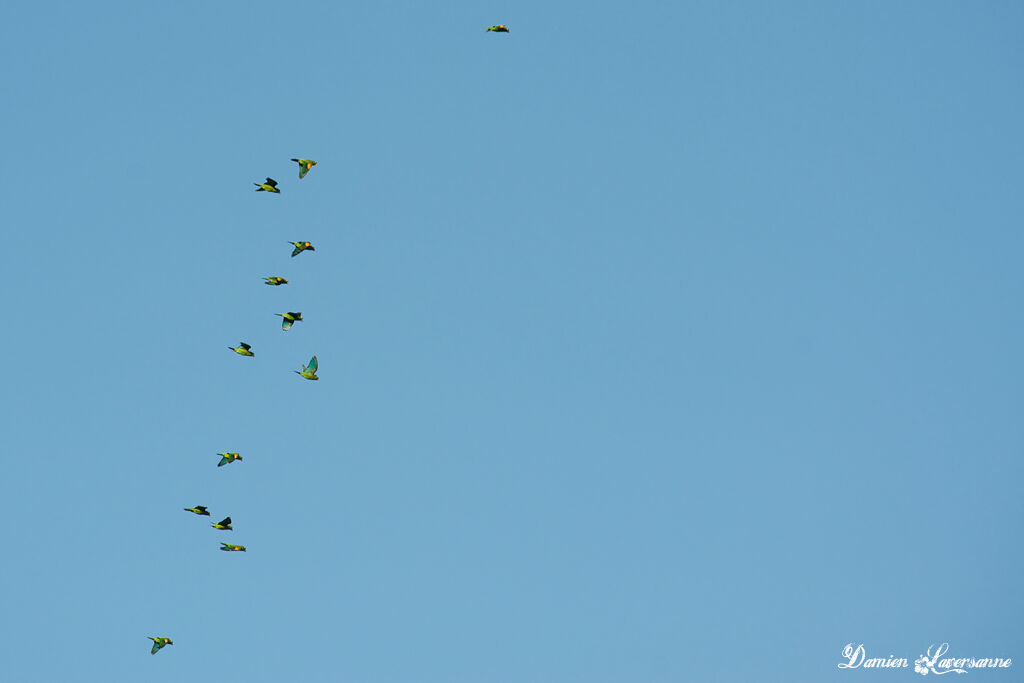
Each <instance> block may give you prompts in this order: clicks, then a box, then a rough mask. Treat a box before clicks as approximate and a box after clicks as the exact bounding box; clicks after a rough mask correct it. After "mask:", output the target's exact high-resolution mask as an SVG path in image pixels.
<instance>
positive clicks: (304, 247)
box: [288, 242, 316, 257]
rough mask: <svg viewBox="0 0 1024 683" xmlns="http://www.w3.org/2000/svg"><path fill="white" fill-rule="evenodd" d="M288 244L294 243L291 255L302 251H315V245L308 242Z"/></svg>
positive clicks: (296, 254)
mask: <svg viewBox="0 0 1024 683" xmlns="http://www.w3.org/2000/svg"><path fill="white" fill-rule="evenodd" d="M288 244H294V245H295V250H294V251H292V256H293V257H295V256H298V255H299V254H301V253H302V252H304V251H316V247H314V246H313V245H312V244H310V243H309V242H289V243H288Z"/></svg>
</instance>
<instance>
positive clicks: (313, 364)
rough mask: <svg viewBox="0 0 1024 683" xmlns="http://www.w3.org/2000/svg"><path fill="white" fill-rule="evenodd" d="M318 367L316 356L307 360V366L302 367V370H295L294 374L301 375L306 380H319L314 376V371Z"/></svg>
mask: <svg viewBox="0 0 1024 683" xmlns="http://www.w3.org/2000/svg"><path fill="white" fill-rule="evenodd" d="M318 367H319V363H317V361H316V356H313V357H312V358H311V359H310V360H309V365H303V366H302V370H295V371H294V372H296V373H298V374H300V375H302V376H303V377H305V378H306V379H320V378H319V377H317V376H316V369H317V368H318Z"/></svg>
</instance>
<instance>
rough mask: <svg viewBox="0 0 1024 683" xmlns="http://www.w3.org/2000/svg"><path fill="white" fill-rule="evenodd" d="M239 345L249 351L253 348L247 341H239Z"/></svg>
mask: <svg viewBox="0 0 1024 683" xmlns="http://www.w3.org/2000/svg"><path fill="white" fill-rule="evenodd" d="M238 345H239V346H241V347H242V348H243V349H245V350H246V351H248V350H249V349H251V348H252V347H251V346H249V345H248V344H246V343H245V342H238Z"/></svg>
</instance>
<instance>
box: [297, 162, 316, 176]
mask: <svg viewBox="0 0 1024 683" xmlns="http://www.w3.org/2000/svg"><path fill="white" fill-rule="evenodd" d="M292 161H294V162H297V163H298V164H299V180H302V179H303V178H305V177H306V174H307V173H309V169H311V168H313V167H314V166H316V162H315V161H313V160H312V159H292Z"/></svg>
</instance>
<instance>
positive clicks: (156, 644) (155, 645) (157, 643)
mask: <svg viewBox="0 0 1024 683" xmlns="http://www.w3.org/2000/svg"><path fill="white" fill-rule="evenodd" d="M147 637H148V636H147ZM149 639H150V640H152V641H153V649H152V650H150V651H149V652H150V654H154V655H155V654H156V651H157V650H159V649H160V648H162V647H163V646H164V644H163V643H161V642H160V641H159V640H157V639H156V638H149Z"/></svg>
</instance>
